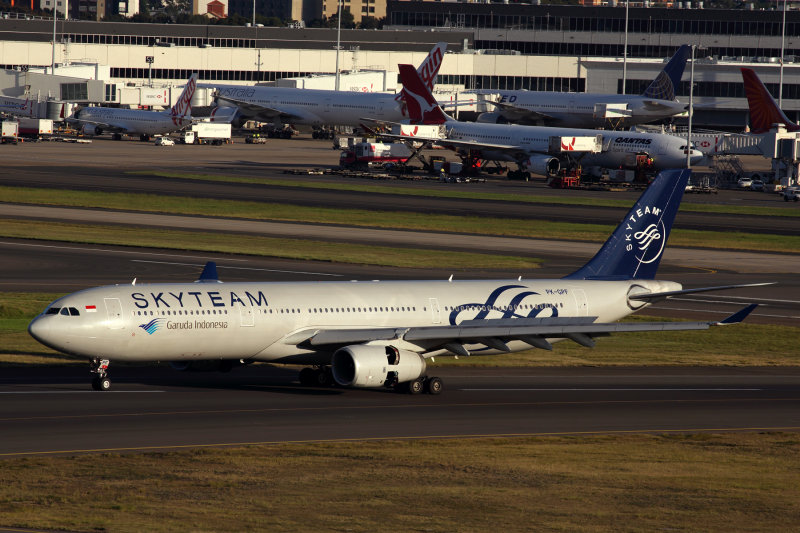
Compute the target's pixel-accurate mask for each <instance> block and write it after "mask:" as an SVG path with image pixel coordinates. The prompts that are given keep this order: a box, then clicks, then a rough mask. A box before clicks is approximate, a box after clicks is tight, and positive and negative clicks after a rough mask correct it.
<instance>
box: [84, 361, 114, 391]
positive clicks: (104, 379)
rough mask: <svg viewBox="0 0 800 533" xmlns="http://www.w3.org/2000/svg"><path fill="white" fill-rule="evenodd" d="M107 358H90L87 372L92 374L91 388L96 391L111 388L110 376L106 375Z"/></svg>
mask: <svg viewBox="0 0 800 533" xmlns="http://www.w3.org/2000/svg"><path fill="white" fill-rule="evenodd" d="M108 364H109V361H108V359H97V358H95V359H92V362H91V363H89V372H91V373H92V374H94V377H93V378H92V388H93V389H94V390H97V391H107V390H111V378H109V377H108Z"/></svg>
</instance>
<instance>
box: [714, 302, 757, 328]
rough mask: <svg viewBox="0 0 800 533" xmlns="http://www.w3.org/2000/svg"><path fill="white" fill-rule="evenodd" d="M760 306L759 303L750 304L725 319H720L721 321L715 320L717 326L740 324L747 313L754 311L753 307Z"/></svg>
mask: <svg viewBox="0 0 800 533" xmlns="http://www.w3.org/2000/svg"><path fill="white" fill-rule="evenodd" d="M756 307H758V304H750V305H748V306H747V307H743V308H742V309H740V310H738V311H736V312H735V313H733V314H732V315H731V316H729V317H728V318H726V319H724V320H720V321H719V322H714V325H715V326H727V325H728V324H738V323H739V322H741V321H742V320H744V319H745V318H747V315H749V314H750V313H752V312H753V309H755V308H756Z"/></svg>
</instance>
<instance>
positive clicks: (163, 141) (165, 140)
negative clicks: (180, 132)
mask: <svg viewBox="0 0 800 533" xmlns="http://www.w3.org/2000/svg"><path fill="white" fill-rule="evenodd" d="M154 144H155V145H156V146H175V141H173V140H172V139H170V138H169V137H159V138H157V139H156V142H155V143H154Z"/></svg>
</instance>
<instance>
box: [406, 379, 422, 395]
mask: <svg viewBox="0 0 800 533" xmlns="http://www.w3.org/2000/svg"><path fill="white" fill-rule="evenodd" d="M406 386H407V387H408V393H409V394H420V393H421V392H423V391H424V390H425V382H424V381H423V380H422V379H415V380H414V381H409V382H408V384H407V385H406Z"/></svg>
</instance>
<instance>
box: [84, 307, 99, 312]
mask: <svg viewBox="0 0 800 533" xmlns="http://www.w3.org/2000/svg"><path fill="white" fill-rule="evenodd" d="M86 312H87V313H96V312H97V306H96V305H87V306H86Z"/></svg>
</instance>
